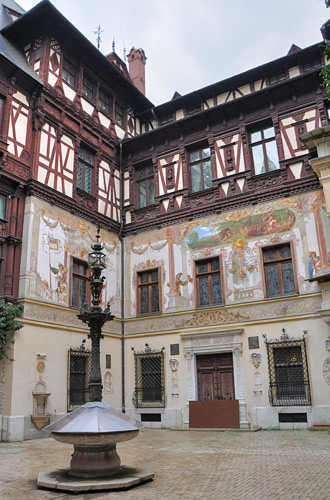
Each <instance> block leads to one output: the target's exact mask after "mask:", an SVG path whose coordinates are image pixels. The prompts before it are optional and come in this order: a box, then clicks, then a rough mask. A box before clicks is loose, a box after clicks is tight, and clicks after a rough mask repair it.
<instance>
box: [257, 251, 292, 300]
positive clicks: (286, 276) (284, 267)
mask: <svg viewBox="0 0 330 500" xmlns="http://www.w3.org/2000/svg"><path fill="white" fill-rule="evenodd" d="M262 253H263V262H264V271H265V282H266V295H267V297H276V296H281V295H290V294H293V293H296V283H295V276H294V268H293V262H292V256H291V246H290V244H289V243H286V244H284V245H278V246H274V247H269V248H264V249H263V251H262Z"/></svg>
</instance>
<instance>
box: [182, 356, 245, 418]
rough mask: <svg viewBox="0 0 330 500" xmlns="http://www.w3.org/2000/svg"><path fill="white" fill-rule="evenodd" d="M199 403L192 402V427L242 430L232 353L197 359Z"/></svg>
mask: <svg viewBox="0 0 330 500" xmlns="http://www.w3.org/2000/svg"><path fill="white" fill-rule="evenodd" d="M196 362H197V382H198V401H190V402H189V427H195V428H198V427H200V428H203V427H209V428H239V402H238V401H237V400H235V391H234V375H233V356H232V353H227V352H226V353H221V354H205V355H201V356H197V357H196Z"/></svg>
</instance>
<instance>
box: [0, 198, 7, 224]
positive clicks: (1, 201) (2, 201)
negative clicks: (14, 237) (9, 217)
mask: <svg viewBox="0 0 330 500" xmlns="http://www.w3.org/2000/svg"><path fill="white" fill-rule="evenodd" d="M5 217H6V197H5V196H4V195H3V194H0V219H5Z"/></svg>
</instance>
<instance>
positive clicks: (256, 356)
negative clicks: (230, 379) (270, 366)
mask: <svg viewBox="0 0 330 500" xmlns="http://www.w3.org/2000/svg"><path fill="white" fill-rule="evenodd" d="M251 361H252V363H253V366H254V367H255V368H259V366H260V363H261V354H259V353H257V352H253V353H252V354H251Z"/></svg>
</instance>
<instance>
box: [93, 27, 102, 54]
mask: <svg viewBox="0 0 330 500" xmlns="http://www.w3.org/2000/svg"><path fill="white" fill-rule="evenodd" d="M103 31H104V30H102V29H101V26H100V25H99V26H98V28H97V30H96V31H93V33H94V35H97V37H96V43H97V48H98V49H99V48H100V46H101V41H102V40H101V33H103Z"/></svg>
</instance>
